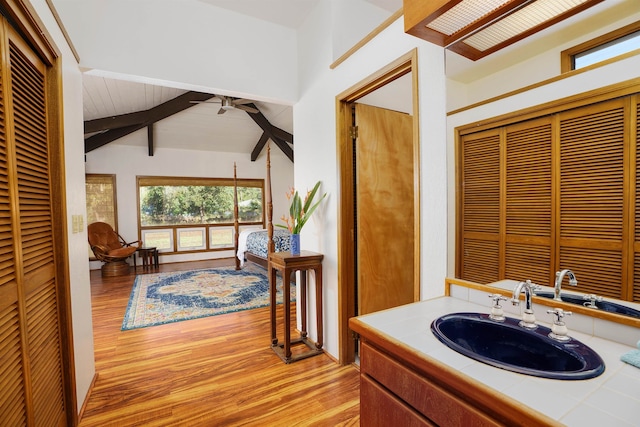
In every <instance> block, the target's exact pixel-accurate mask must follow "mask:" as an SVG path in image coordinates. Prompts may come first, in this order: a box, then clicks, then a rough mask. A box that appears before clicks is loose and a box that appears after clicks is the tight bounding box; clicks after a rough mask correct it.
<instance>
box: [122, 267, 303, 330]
mask: <svg viewBox="0 0 640 427" xmlns="http://www.w3.org/2000/svg"><path fill="white" fill-rule="evenodd" d="M276 288H277V295H276V300H277V302H278V304H281V303H282V279H281V278H280V276H279V275H278V279H277V284H276ZM295 298H296V287H295V285H292V286H291V300H292V301H295ZM268 305H269V279H268V278H267V271H266V270H265V269H264V268H262V267H260V266H257V265H255V264H253V263H248V264H245V266H244V267H243V268H242V270H238V271H236V270H235V269H234V268H233V267H221V268H207V269H201V270H189V271H177V272H171V273H156V274H142V275H139V276H136V280H135V282H134V284H133V289H132V290H131V296H130V297H129V304H128V305H127V312H126V314H125V316H124V320H123V322H122V330H123V331H126V330H129V329H136V328H144V327H147V326H155V325H162V324H165V323H172V322H180V321H182V320H189V319H197V318H200V317H206V316H215V315H217V314H223V313H230V312H232V311H241V310H249V309H251V308H258V307H265V306H268Z"/></svg>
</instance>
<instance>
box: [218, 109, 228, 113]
mask: <svg viewBox="0 0 640 427" xmlns="http://www.w3.org/2000/svg"><path fill="white" fill-rule="evenodd" d="M226 111H227V110H225V109H224V108H221V109H219V110H218V114H224V113H225V112H226Z"/></svg>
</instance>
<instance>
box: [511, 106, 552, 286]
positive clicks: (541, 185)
mask: <svg viewBox="0 0 640 427" xmlns="http://www.w3.org/2000/svg"><path fill="white" fill-rule="evenodd" d="M552 136H553V132H552V119H551V118H550V117H544V118H541V119H536V120H530V121H527V122H525V123H519V124H516V125H511V126H508V127H506V131H505V138H506V178H505V180H504V183H505V192H506V194H505V205H506V218H505V219H504V220H505V222H506V224H505V230H506V238H505V240H506V241H505V262H504V265H505V274H504V278H506V279H513V280H527V279H530V280H531V281H532V282H534V283H538V284H541V285H549V283H550V280H551V277H550V274H549V272H550V270H551V269H552V268H553V267H552V258H551V247H552V244H551V239H552V229H551V223H552V221H551V214H552V194H551V189H552V184H551V179H552V168H553V164H552V160H551V159H552Z"/></svg>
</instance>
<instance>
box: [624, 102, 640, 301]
mask: <svg viewBox="0 0 640 427" xmlns="http://www.w3.org/2000/svg"><path fill="white" fill-rule="evenodd" d="M631 99H632V101H631V111H632V112H633V114H632V116H631V117H632V120H631V126H629V127H630V128H631V132H632V135H633V136H632V138H631V139H632V141H634V144H635V147H634V152H635V162H633V168H634V169H633V173H632V174H631V177H633V178H635V179H634V180H633V182H632V184H633V185H635V191H634V192H633V194H634V196H635V200H634V203H633V208H634V212H633V218H634V231H633V236H634V239H633V242H632V247H633V265H632V268H631V269H632V273H631V274H632V280H628V281H627V282H626V283H625V284H626V285H627V286H624V287H623V291H622V292H623V294H625V295H626V296H627V299H628V300H630V301H635V302H640V95H636V96H634V97H632V98H631ZM634 120H635V123H634Z"/></svg>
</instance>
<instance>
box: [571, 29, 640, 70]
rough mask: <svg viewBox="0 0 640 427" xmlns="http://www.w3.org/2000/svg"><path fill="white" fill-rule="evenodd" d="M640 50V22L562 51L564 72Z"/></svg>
mask: <svg viewBox="0 0 640 427" xmlns="http://www.w3.org/2000/svg"><path fill="white" fill-rule="evenodd" d="M638 51H640V22H635V23H633V24H631V25H627V26H626V27H623V28H620V29H618V30H616V31H612V32H610V33H608V34H605V35H603V36H600V37H597V38H595V39H593V40H589V41H588V42H585V43H582V44H579V45H578V46H574V47H572V48H570V49H567V50H565V51H563V52H562V53H561V64H562V72H563V73H566V72H568V71H572V70H579V69H581V68H585V67H588V66H590V65H594V64H598V63H603V62H605V61H608V60H615V59H617V58H622V57H624V56H623V55H625V54H633V53H634V52H635V53H637V52H638Z"/></svg>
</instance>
